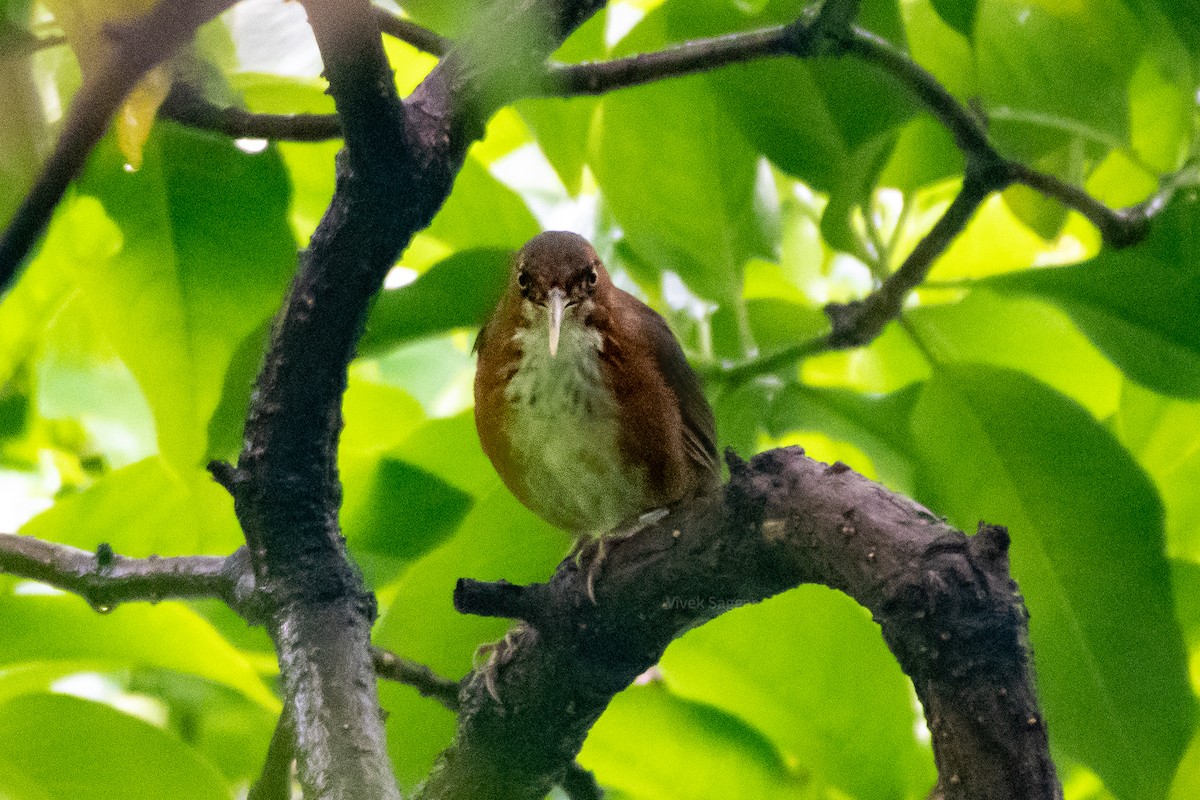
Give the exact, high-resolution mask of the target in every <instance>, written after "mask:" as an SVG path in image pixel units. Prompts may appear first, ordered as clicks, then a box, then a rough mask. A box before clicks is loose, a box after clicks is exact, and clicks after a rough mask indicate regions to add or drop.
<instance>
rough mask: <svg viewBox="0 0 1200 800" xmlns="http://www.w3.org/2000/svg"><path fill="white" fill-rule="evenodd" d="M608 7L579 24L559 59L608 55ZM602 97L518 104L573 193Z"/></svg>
mask: <svg viewBox="0 0 1200 800" xmlns="http://www.w3.org/2000/svg"><path fill="white" fill-rule="evenodd" d="M607 22H608V14H607V13H606V11H605V10H604V9H601V10H600V11H599V12H597V13H596V14H595V15H594V16H593V17H592V18H591V19H589V20H588V21H587V22H585V23H583V25H581V26H579V28H577V29H576V31H575V32H574V33H573V34H571V36H570V37H569V38H568V39H567V40H566V41H565V42H563V45H562V47H560V48H559V49H558V51H557V52H556V53H555V54H554V56H553V57H554V59H555V60H556V61H561V62H563V63H568V64H573V63H578V62H581V61H595V60H598V59H600V58H602V57H603V56H604V55H605V47H604V29H605V26H606V24H607ZM599 105H600V100H599V99H598V98H595V97H586V96H584V97H573V98H569V99H561V98H553V97H546V98H529V99H526V100H520V101H518V102H517V104H516V109H517V112H518V113H519V114H520V115H521V119H523V120H524V121H525V124H527V125H528V126H529V127H530V128H531V129H532V130H533V133H534V136H535V137H536V138H537V143H538V146H539V147H540V148H541V149H542V153H543V154H544V155H545V156H546V160H547V161H549V162H550V165H551V166H553V167H554V171H555V172H556V173H557V174H558V178H559V180H561V181H562V183H563V186H565V187H566V189H567V191H568V192H569V193H570V194H571V195H577V194H579V190H580V188H581V185H582V183H583V166H584V164H585V163H586V162H587V140H588V131H589V130H590V129H591V126H592V118H593V117H594V116H595V114H596V109H597V108H598V107H599Z"/></svg>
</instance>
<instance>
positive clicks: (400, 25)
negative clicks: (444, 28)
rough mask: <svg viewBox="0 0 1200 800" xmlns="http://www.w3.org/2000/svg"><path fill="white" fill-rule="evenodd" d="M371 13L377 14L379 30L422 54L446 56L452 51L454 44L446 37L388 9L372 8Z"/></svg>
mask: <svg viewBox="0 0 1200 800" xmlns="http://www.w3.org/2000/svg"><path fill="white" fill-rule="evenodd" d="M371 11H372V12H373V13H374V14H375V21H376V23H377V24H378V25H379V30H380V31H382V32H383V33H386V34H387V35H388V36H391V37H392V38H393V39H399V40H400V41H402V42H408V43H409V44H411V45H412V46H413V47H415V48H417V49H418V50H420V51H421V52H423V53H429V54H430V55H433V56H444V55H446V53H447V52H449V51H450V46H451V44H452V42H451V41H450V40H449V39H447V38H446V37H444V36H442V35H440V34H437V33H434V32H433V31H431V30H429V29H428V28H422V27H421V26H420V25H418V24H417V23H415V22H413V21H412V20H409V19H404V18H403V17H398V16H396V15H395V14H393V13H392V12H391V11H388V10H387V9H386V8H381V7H380V6H371Z"/></svg>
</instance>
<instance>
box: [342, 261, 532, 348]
mask: <svg viewBox="0 0 1200 800" xmlns="http://www.w3.org/2000/svg"><path fill="white" fill-rule="evenodd" d="M511 262H512V251H511V250H507V249H504V250H500V249H482V250H460V251H458V252H456V253H455V254H454V255H452V256H450V257H449V258H447V259H445V260H444V261H440V262H438V263H437V264H434V265H433V266H432V267H430V268H429V270H428V271H427V272H425V273H424V274H423V275H421V276H420V277H419V278H417V279H416V280H415V281H414V282H413V283H411V284H409V285H408V286H404V287H401V288H399V289H391V290H388V291H384V292H382V293H381V294H380V295H379V297H378V298H377V299H376V301H375V305H374V307H373V308H372V309H371V315H370V317H368V318H367V329H366V331H365V332H364V333H363V337H362V339H360V340H359V344H358V351H359V354H360V355H364V356H370V355H376V354H378V353H380V352H382V351H384V350H387V349H389V348H391V347H394V346H395V345H398V344H402V343H404V342H408V341H412V340H413V339H417V338H420V337H423V336H430V335H433V334H437V333H444V332H446V331H450V330H453V329H455V328H468V327H479V326H480V325H482V324H483V323H484V322H486V321H487V318H488V316H489V315H490V314H491V313H492V309H494V308H495V307H496V303H498V302H499V300H500V295H501V293H502V292H503V290H504V286H505V284H506V283H507V281H508V271H509V265H510V264H511Z"/></svg>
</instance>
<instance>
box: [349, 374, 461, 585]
mask: <svg viewBox="0 0 1200 800" xmlns="http://www.w3.org/2000/svg"><path fill="white" fill-rule="evenodd" d="M356 372H357V371H356ZM356 372H355V373H352V376H351V381H350V386H349V389H348V391H347V392H346V396H345V401H344V403H343V415H344V416H345V419H346V429H345V432H344V433H343V435H342V439H341V447H340V453H339V462H338V466H339V469H340V472H341V475H342V480H343V485H344V491H345V496H344V500H343V503H342V509H341V522H342V527H343V529H344V531H345V533H346V538H347V539H348V540H349V541H350V543H351V545H352V546H353V547H354V548H355V549H356V554H357V555H358V556H359V559H360V561H361V560H362V556H364V555H367V554H368V553H369V554H370V555H371V556H372V557H373V558H376V559H377V558H383V559H387V560H388V561H390V562H392V563H391V564H390V565H385V564H383V563H375V564H373V565H372V564H367V563H364V564H362V566H363V567H364V570H365V571H366V572H367V573H368V578H369V579H370V580H371V582H372V583H375V584H379V583H381V582H382V581H383V579H384V576H383V574H381V573H380V572H379V570H380V569H383V568H385V567H388V568H389V571H390V572H394V571H395V569H396V568H397V565H396V563H395V562H407V561H410V560H412V559H413V558H416V557H418V556H420V555H422V554H423V553H425V552H427V551H428V550H430V549H432V548H433V547H435V546H436V545H437V544H439V543H440V542H441V541H442V540H443V539H445V538H446V537H447V536H449V535H450V534H451V533H453V531H454V530H455V529H456V528H457V527H458V524H459V522H460V521H461V520H462V518H463V516H464V515H465V514H466V513H467V511H468V509H469V508H470V506H471V502H472V496H471V495H470V494H468V493H466V492H463V491H461V490H460V489H457V488H455V487H454V486H451V485H450V484H448V483H446V482H445V481H443V480H441V479H440V478H438V477H437V476H436V475H433V474H431V473H429V472H426V471H425V470H423V469H420V468H419V467H415V466H412V465H410V464H407V463H405V462H403V461H401V460H399V459H398V458H397V457H395V456H394V455H392V453H393V452H394V451H395V448H396V447H397V445H399V444H401V443H402V442H403V441H404V440H405V439H406V438H408V436H409V435H410V434H411V433H412V432H413V431H414V430H416V429H418V428H419V427H420V426H421V424H422V423H423V421H424V413H423V412H422V411H421V407H420V405H419V404H418V403H417V402H416V401H415V400H414V399H413V398H412V397H410V396H409V395H407V394H405V393H404V392H401V391H398V390H397V389H394V388H392V387H390V386H385V385H382V384H376V383H369V382H367V381H365V380H363V379H361V378H360V377H358V375H357V374H356ZM364 551H366V552H364Z"/></svg>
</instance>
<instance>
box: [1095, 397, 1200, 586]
mask: <svg viewBox="0 0 1200 800" xmlns="http://www.w3.org/2000/svg"><path fill="white" fill-rule="evenodd" d="M1113 427H1114V428H1115V429H1116V433H1117V436H1118V437H1119V438H1120V440H1121V443H1122V444H1123V445H1125V447H1127V448H1128V449H1129V451H1130V452H1131V453H1133V455H1134V457H1135V458H1136V459H1137V460H1138V463H1139V464H1141V465H1142V468H1143V469H1145V470H1146V472H1147V473H1149V475H1150V477H1151V478H1153V479H1154V483H1155V485H1156V486H1157V487H1158V491H1159V494H1160V495H1161V496H1162V499H1163V505H1164V506H1165V507H1166V512H1167V550H1168V552H1169V553H1170V554H1171V555H1172V556H1174V557H1176V558H1187V559H1190V560H1192V561H1195V562H1197V563H1200V491H1197V487H1200V403H1195V402H1192V403H1188V402H1184V401H1182V400H1175V399H1172V398H1168V397H1162V396H1161V395H1157V394H1154V393H1153V392H1150V391H1147V390H1146V389H1143V388H1142V387H1140V386H1138V385H1136V384H1134V383H1126V384H1125V386H1124V389H1123V391H1122V392H1121V406H1120V408H1119V409H1118V410H1117V415H1116V418H1115V420H1114V425H1113Z"/></svg>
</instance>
